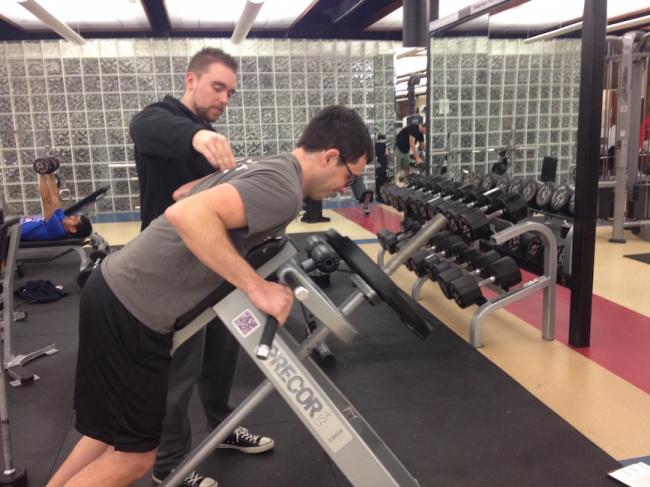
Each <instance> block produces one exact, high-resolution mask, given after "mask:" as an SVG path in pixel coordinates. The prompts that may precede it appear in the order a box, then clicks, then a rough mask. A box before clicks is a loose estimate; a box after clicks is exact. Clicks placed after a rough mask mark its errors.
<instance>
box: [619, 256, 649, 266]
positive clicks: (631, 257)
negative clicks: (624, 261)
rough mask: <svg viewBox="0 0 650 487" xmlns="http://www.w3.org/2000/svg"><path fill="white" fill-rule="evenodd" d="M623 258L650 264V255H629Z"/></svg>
mask: <svg viewBox="0 0 650 487" xmlns="http://www.w3.org/2000/svg"><path fill="white" fill-rule="evenodd" d="M624 257H627V258H628V259H633V260H638V261H639V262H643V263H644V264H650V254H631V255H625V256H624Z"/></svg>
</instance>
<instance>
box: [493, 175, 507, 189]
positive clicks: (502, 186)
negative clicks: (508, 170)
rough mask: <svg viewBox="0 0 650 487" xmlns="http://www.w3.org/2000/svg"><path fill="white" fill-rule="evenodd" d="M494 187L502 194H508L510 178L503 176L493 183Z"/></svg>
mask: <svg viewBox="0 0 650 487" xmlns="http://www.w3.org/2000/svg"><path fill="white" fill-rule="evenodd" d="M495 186H496V187H497V188H499V189H500V190H501V191H503V192H504V193H507V192H508V186H510V177H509V176H508V175H507V174H504V175H503V176H501V177H500V178H499V179H497V182H496V183H495Z"/></svg>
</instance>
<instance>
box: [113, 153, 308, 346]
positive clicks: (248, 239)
mask: <svg viewBox="0 0 650 487" xmlns="http://www.w3.org/2000/svg"><path fill="white" fill-rule="evenodd" d="M301 175H302V170H301V167H300V163H299V162H298V159H296V158H295V157H294V156H293V155H292V154H289V153H286V154H280V155H278V156H275V157H269V158H264V159H263V160H259V161H257V162H250V161H246V162H243V163H240V164H238V165H237V166H236V167H235V168H233V169H231V170H229V171H226V172H224V173H219V172H217V173H214V174H212V175H210V176H208V177H207V178H206V179H205V180H204V181H202V182H201V183H200V184H198V185H197V186H196V187H195V188H193V189H192V191H191V193H190V194H192V193H196V192H198V191H203V190H205V189H208V188H211V187H213V186H216V185H218V184H221V183H226V182H227V183H229V184H231V185H232V186H234V187H235V188H236V189H237V191H238V192H239V194H240V195H241V198H242V200H243V202H244V209H245V211H246V218H247V222H248V227H246V228H241V229H235V230H230V231H229V232H228V234H229V236H230V239H231V240H232V243H233V245H234V246H235V248H236V249H237V251H238V252H239V254H240V255H242V256H244V255H246V254H247V253H248V251H249V250H250V249H251V248H253V247H255V246H256V245H259V244H260V243H262V242H264V241H265V240H266V239H267V238H269V237H272V236H276V235H280V234H283V233H284V230H285V228H286V226H287V225H288V224H289V223H290V222H291V221H292V220H293V219H294V218H295V216H296V215H297V214H298V212H299V211H300V210H301V209H302V204H303V203H302V199H303V195H302V182H301ZM214 251H215V252H216V253H217V254H218V253H219V251H220V249H218V248H215V249H214ZM101 269H102V274H103V275H104V278H105V279H106V282H107V283H108V285H109V287H110V288H111V290H112V291H113V293H114V294H115V296H117V298H118V299H119V300H120V302H121V303H122V304H123V305H124V306H125V307H126V309H127V310H129V312H131V313H132V314H133V315H134V316H135V317H136V318H137V319H138V320H140V321H141V322H142V323H144V324H145V325H146V326H148V327H149V328H151V329H152V330H154V331H156V332H158V333H171V332H172V331H173V328H174V322H175V321H176V319H177V318H178V317H179V316H181V315H183V314H184V313H186V312H187V311H189V310H191V309H192V308H193V307H194V306H196V305H197V304H198V303H199V302H200V301H201V300H202V299H204V298H205V297H206V296H208V295H209V294H210V293H211V292H212V291H214V290H215V289H216V288H217V287H218V286H219V285H220V284H221V283H223V279H222V278H221V277H220V276H219V275H218V274H216V273H215V272H213V271H212V270H210V269H209V268H208V267H206V266H205V265H204V264H203V263H202V262H201V261H199V260H198V259H197V258H196V257H195V256H194V254H192V253H191V252H190V250H189V249H188V248H187V247H186V246H185V244H184V243H183V241H182V240H181V238H180V236H179V235H178V233H177V232H176V230H175V229H174V227H173V226H172V225H171V224H170V223H169V220H167V218H166V217H165V215H161V216H159V217H158V218H156V219H155V220H154V221H153V222H152V223H151V225H150V226H149V227H147V228H146V229H145V230H144V231H143V232H142V233H141V234H140V235H138V236H137V237H136V238H135V239H133V240H132V241H131V242H129V243H128V244H127V245H126V246H125V247H124V248H123V249H121V250H120V251H118V252H116V253H115V254H111V255H110V256H109V257H108V258H106V259H104V261H103V262H102V264H101Z"/></svg>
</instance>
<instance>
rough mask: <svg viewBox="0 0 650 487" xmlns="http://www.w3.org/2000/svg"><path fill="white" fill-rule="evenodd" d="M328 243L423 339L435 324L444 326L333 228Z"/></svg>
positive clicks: (327, 234) (327, 235)
mask: <svg viewBox="0 0 650 487" xmlns="http://www.w3.org/2000/svg"><path fill="white" fill-rule="evenodd" d="M325 238H326V239H327V241H328V243H329V244H330V245H331V246H332V247H333V248H334V250H336V252H337V253H338V254H339V255H340V256H341V258H342V259H343V260H344V261H345V263H346V264H347V265H348V266H349V267H350V269H351V270H352V271H353V272H355V273H357V274H359V276H361V278H362V279H363V280H364V281H366V282H367V283H368V284H369V285H370V286H371V287H372V288H373V289H374V290H375V292H376V293H377V294H378V295H379V297H381V299H383V300H384V301H385V302H386V303H387V304H388V305H389V306H390V307H391V308H393V309H394V310H395V312H396V313H397V314H398V316H399V317H400V318H401V319H402V322H403V323H404V324H405V325H406V326H407V327H408V328H409V329H410V330H411V331H412V332H413V333H414V334H415V335H417V336H418V337H419V338H422V339H425V338H426V337H427V336H428V335H429V333H431V331H432V330H433V328H434V326H435V325H440V326H442V323H441V322H440V321H439V320H438V319H437V318H436V317H435V316H433V315H432V314H431V313H429V312H428V311H427V310H426V309H424V308H423V307H422V306H420V305H419V304H418V303H416V302H415V300H413V298H411V297H410V296H409V295H408V294H406V293H405V292H404V291H402V290H401V289H400V288H398V287H397V286H396V285H395V283H394V282H393V281H392V280H391V279H390V277H388V275H387V274H386V273H385V272H384V271H382V270H381V269H380V268H379V267H377V265H376V264H375V263H374V262H373V261H372V260H371V259H370V257H368V256H367V255H366V253H365V252H363V251H362V250H361V249H360V248H359V247H358V246H357V245H356V244H355V243H354V242H353V241H352V240H350V239H349V238H348V237H344V236H342V235H340V234H339V233H338V232H337V231H336V230H334V229H330V230H328V231H327V232H326V233H325Z"/></svg>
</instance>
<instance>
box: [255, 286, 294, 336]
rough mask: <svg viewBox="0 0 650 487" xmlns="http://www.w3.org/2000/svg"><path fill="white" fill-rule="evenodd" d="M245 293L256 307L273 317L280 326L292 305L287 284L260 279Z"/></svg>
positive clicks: (291, 294) (291, 293)
mask: <svg viewBox="0 0 650 487" xmlns="http://www.w3.org/2000/svg"><path fill="white" fill-rule="evenodd" d="M247 294H248V297H249V298H250V300H251V301H252V302H253V304H254V305H255V307H256V308H257V309H259V310H260V311H263V312H264V313H266V314H269V315H271V316H273V317H275V319H277V320H278V323H279V324H280V326H282V325H283V324H284V322H285V321H287V318H288V317H289V313H290V312H291V306H292V305H293V292H292V291H291V289H289V288H288V287H287V286H284V285H282V284H277V283H275V282H269V281H261V283H260V284H259V286H256V287H255V289H254V290H252V291H249V292H248V293H247Z"/></svg>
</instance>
